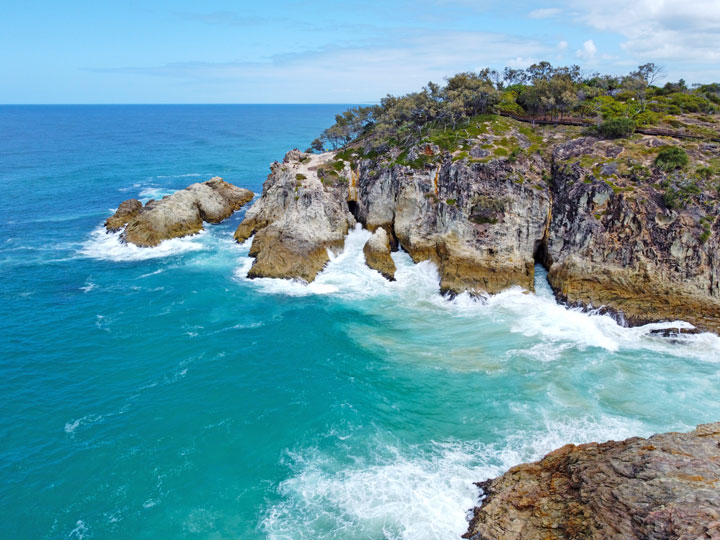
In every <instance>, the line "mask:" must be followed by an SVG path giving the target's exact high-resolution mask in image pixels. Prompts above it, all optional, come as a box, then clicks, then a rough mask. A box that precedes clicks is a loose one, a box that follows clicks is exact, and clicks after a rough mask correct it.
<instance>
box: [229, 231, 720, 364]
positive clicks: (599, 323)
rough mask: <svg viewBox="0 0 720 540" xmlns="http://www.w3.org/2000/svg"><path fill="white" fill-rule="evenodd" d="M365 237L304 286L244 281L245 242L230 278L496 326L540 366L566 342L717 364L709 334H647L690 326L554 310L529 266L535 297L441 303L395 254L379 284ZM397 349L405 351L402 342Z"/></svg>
mask: <svg viewBox="0 0 720 540" xmlns="http://www.w3.org/2000/svg"><path fill="white" fill-rule="evenodd" d="M368 238H370V232H369V231H367V230H364V229H362V228H360V226H358V227H357V228H355V229H354V230H351V231H350V232H349V233H348V235H347V237H346V240H345V246H344V249H343V251H342V252H341V253H339V254H331V255H330V262H329V263H328V264H327V265H326V267H325V268H324V269H323V271H322V272H320V273H319V274H318V276H317V278H316V279H315V281H313V282H312V283H309V284H307V283H304V282H302V281H299V280H287V279H268V278H262V279H253V280H248V279H247V278H246V276H247V272H248V270H249V269H250V266H251V265H252V259H251V258H250V257H247V255H246V254H247V250H248V249H249V247H250V240H248V241H247V242H245V243H244V244H243V245H242V246H240V247H241V250H242V251H241V253H243V254H244V255H245V256H243V257H241V258H240V260H239V267H238V268H237V269H236V276H237V277H238V278H240V279H243V280H245V281H246V282H248V283H249V284H251V285H252V286H253V287H256V288H257V289H258V290H260V291H262V292H265V293H269V294H282V295H287V296H307V295H326V296H330V297H337V298H338V299H340V300H352V301H357V300H364V299H371V298H376V299H378V300H380V301H379V302H371V303H363V304H361V305H363V306H364V307H365V309H368V310H376V311H379V312H380V313H387V312H388V309H390V308H391V310H392V312H393V313H395V314H396V315H397V316H398V317H403V316H405V317H408V318H412V319H413V320H417V324H418V325H419V326H422V325H425V326H427V327H428V331H432V330H433V328H434V327H435V325H436V322H437V321H438V317H447V316H450V317H460V318H467V319H468V320H469V322H468V323H466V324H468V325H470V326H472V325H477V324H482V325H486V324H488V322H490V323H493V324H499V325H503V326H504V327H506V328H507V329H508V330H510V331H511V332H513V333H516V334H522V335H524V336H526V337H533V338H539V339H540V340H541V343H540V344H539V345H535V346H534V347H533V348H532V349H531V350H530V351H529V353H528V354H529V356H533V355H535V356H536V357H537V358H538V359H539V360H541V361H552V360H553V359H554V358H557V357H558V356H559V354H561V353H562V350H563V349H564V348H566V347H567V346H568V344H570V346H572V347H576V348H579V349H581V350H582V349H586V348H589V347H594V348H600V349H604V350H606V351H610V352H616V351H618V350H621V349H632V350H637V349H641V350H642V349H644V350H650V351H655V352H662V353H668V354H672V355H675V356H680V357H693V358H698V359H702V360H711V361H713V360H720V338H719V337H718V336H716V335H714V334H710V333H702V334H697V335H689V334H686V335H681V336H679V337H677V338H673V339H667V338H663V337H661V336H658V335H656V334H653V331H656V330H662V329H671V328H692V325H690V324H688V323H686V322H683V321H672V322H666V323H653V324H647V325H644V326H639V327H633V328H627V327H624V326H622V325H620V324H618V322H617V321H616V320H615V319H613V318H612V317H611V316H609V315H602V314H599V313H596V312H588V311H584V310H581V309H579V308H568V307H565V306H563V305H560V304H558V303H557V302H556V300H555V298H554V296H553V293H552V291H551V289H550V286H549V285H548V283H547V279H546V273H545V271H544V270H543V269H542V268H540V267H537V270H538V271H537V275H536V285H535V288H536V293H535V294H531V293H528V292H527V291H525V290H523V289H522V288H520V287H512V288H510V289H508V290H506V291H503V292H501V293H499V294H496V295H490V296H487V297H484V298H478V297H475V296H471V295H469V294H467V293H463V294H460V295H457V296H456V297H455V298H452V299H448V298H447V297H444V296H441V295H440V287H439V275H438V272H437V268H436V267H435V265H434V264H433V263H431V262H429V261H424V262H421V263H419V264H414V263H413V262H412V260H411V259H410V257H409V256H408V255H407V253H404V252H397V253H393V254H392V257H393V260H394V261H395V264H396V266H397V272H396V274H395V277H396V281H394V282H391V281H387V280H386V279H384V278H383V277H382V276H381V275H380V274H379V273H378V272H376V271H375V270H372V269H370V268H368V267H367V265H365V263H364V256H363V252H362V248H363V246H364V244H365V242H366V241H367V239H368ZM382 300H385V301H384V302H383V301H382ZM388 302H389V303H390V304H391V305H389V304H388ZM356 305H357V304H356ZM470 330H471V328H468V331H470ZM363 339H365V340H366V339H367V336H365V337H364V338H363ZM402 347H403V348H407V347H408V343H407V342H406V341H405V340H403V342H402Z"/></svg>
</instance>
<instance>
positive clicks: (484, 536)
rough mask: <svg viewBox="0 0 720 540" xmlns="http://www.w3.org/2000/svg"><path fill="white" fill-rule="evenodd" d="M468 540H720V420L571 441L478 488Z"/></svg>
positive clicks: (466, 536) (483, 483)
mask: <svg viewBox="0 0 720 540" xmlns="http://www.w3.org/2000/svg"><path fill="white" fill-rule="evenodd" d="M478 485H479V486H480V487H481V488H482V490H483V493H484V495H485V498H484V499H483V500H482V505H481V506H480V507H478V508H475V510H474V515H473V518H472V521H471V523H470V527H469V530H468V532H467V533H466V534H465V535H464V538H470V539H472V540H495V539H503V540H514V539H517V540H520V539H522V540H541V539H542V540H565V539H568V540H569V539H588V540H589V539H593V540H594V539H598V540H600V539H608V538H618V539H620V538H622V539H633V538H637V539H640V538H644V539H653V540H662V539H677V538H687V539H701V538H706V539H716V538H720V423H715V424H705V425H701V426H698V427H697V429H696V430H695V431H692V432H690V433H664V434H660V435H654V436H652V437H650V438H648V439H641V438H639V437H635V438H632V439H627V440H625V441H621V442H615V441H610V442H606V443H603V444H597V443H591V444H584V445H580V446H575V445H572V444H569V445H567V446H563V447H562V448H560V449H558V450H555V451H554V452H551V453H550V454H548V455H547V456H545V457H544V458H543V459H542V460H540V461H538V462H536V463H529V464H523V465H518V466H517V467H513V468H512V469H510V470H509V471H508V472H507V473H505V474H504V475H502V476H500V477H498V478H495V479H492V480H487V481H486V482H482V483H480V484H478Z"/></svg>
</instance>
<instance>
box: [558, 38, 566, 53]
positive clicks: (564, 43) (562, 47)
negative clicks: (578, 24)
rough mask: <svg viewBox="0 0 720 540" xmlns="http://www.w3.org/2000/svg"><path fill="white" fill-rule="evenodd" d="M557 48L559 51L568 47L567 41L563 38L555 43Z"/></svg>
mask: <svg viewBox="0 0 720 540" xmlns="http://www.w3.org/2000/svg"><path fill="white" fill-rule="evenodd" d="M557 48H558V49H560V50H561V51H564V50H565V49H567V48H568V42H567V41H565V40H562V41H561V42H560V43H558V44H557Z"/></svg>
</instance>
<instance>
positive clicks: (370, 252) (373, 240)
mask: <svg viewBox="0 0 720 540" xmlns="http://www.w3.org/2000/svg"><path fill="white" fill-rule="evenodd" d="M363 254H364V255H365V263H366V264H367V265H368V266H369V267H370V268H372V269H373V270H377V271H378V272H380V273H381V274H382V275H383V276H384V277H385V279H389V280H390V281H395V270H397V268H396V267H395V261H393V260H392V257H391V256H390V240H389V239H388V234H387V232H385V229H383V228H382V227H378V228H377V229H375V232H374V233H373V235H372V236H371V237H370V239H369V240H368V241H367V242H365V245H364V246H363Z"/></svg>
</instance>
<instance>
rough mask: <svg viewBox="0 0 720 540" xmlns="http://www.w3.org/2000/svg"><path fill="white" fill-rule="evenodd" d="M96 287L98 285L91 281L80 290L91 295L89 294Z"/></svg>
mask: <svg viewBox="0 0 720 540" xmlns="http://www.w3.org/2000/svg"><path fill="white" fill-rule="evenodd" d="M95 287H97V285H96V284H95V283H93V282H92V281H90V280H87V281H86V282H85V285H83V286H82V287H80V290H81V291H82V292H85V293H89V292H90V291H92V290H93V289H94V288H95Z"/></svg>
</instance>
